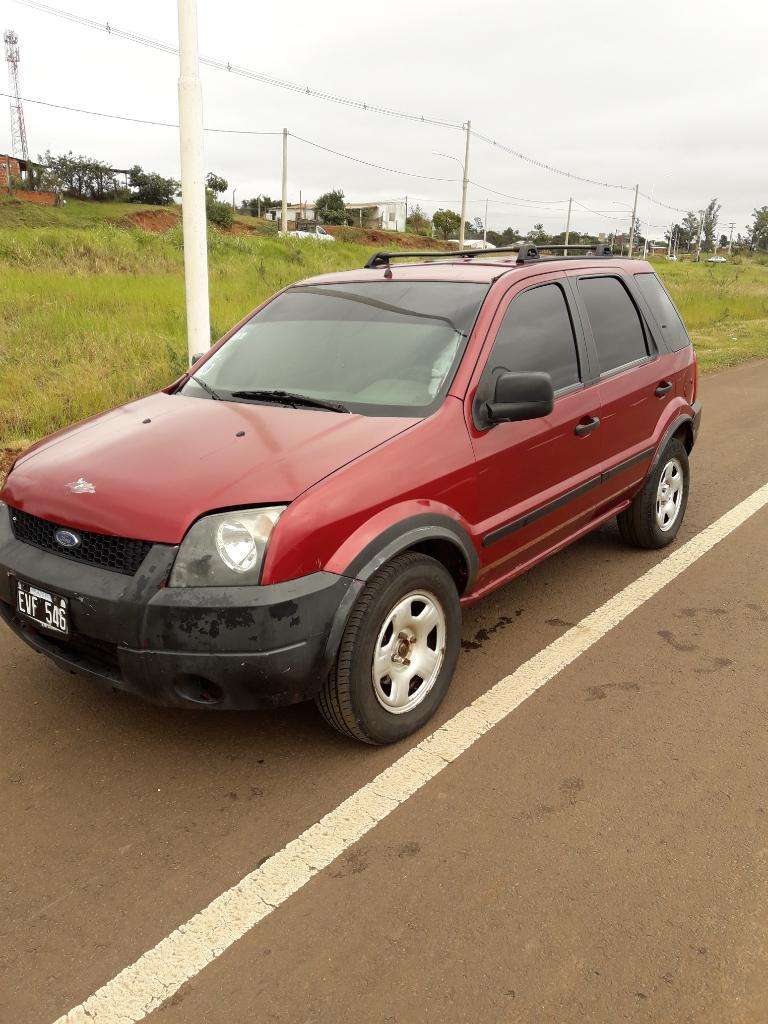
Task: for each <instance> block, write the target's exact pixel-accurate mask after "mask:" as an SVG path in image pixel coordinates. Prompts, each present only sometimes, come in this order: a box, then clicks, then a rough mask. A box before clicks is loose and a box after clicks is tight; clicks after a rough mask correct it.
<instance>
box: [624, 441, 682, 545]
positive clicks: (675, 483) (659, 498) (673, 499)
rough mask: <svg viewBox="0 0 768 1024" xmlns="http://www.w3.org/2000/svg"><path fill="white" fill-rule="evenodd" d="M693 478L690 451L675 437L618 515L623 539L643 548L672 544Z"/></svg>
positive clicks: (680, 522) (680, 521) (680, 523)
mask: <svg viewBox="0 0 768 1024" xmlns="http://www.w3.org/2000/svg"><path fill="white" fill-rule="evenodd" d="M689 478H690V469H689V466H688V453H687V452H686V450H685V446H684V445H683V443H682V441H680V440H679V439H678V438H676V437H673V438H672V440H671V441H670V442H669V443H668V444H667V445H666V447H665V448H664V451H663V452H662V454H661V458H660V459H659V461H658V463H657V464H656V466H655V468H654V469H653V471H652V472H651V473H650V475H649V476H648V479H647V480H646V481H645V485H644V486H643V489H642V491H640V493H639V494H638V495H637V496H636V497H635V499H634V501H633V502H632V504H631V505H630V506H629V508H628V509H625V510H624V512H620V513H619V515H618V516H617V517H616V518H617V522H618V524H619V531H620V533H621V536H622V537H623V539H624V540H625V541H626V542H627V543H628V544H632V545H634V546H635V547H640V548H663V547H665V546H666V545H667V544H671V542H672V541H673V540H674V539H675V537H676V536H677V532H678V530H679V529H680V526H681V525H682V522H683V516H684V515H685V508H686V505H687V504H688V485H689Z"/></svg>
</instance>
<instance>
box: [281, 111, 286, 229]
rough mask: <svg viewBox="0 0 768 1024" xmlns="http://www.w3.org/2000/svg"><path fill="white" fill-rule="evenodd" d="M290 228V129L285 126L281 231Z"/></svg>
mask: <svg viewBox="0 0 768 1024" xmlns="http://www.w3.org/2000/svg"><path fill="white" fill-rule="evenodd" d="M287 230H288V129H287V128H283V199H282V205H281V207H280V231H281V232H282V233H283V234H285V232H286V231H287Z"/></svg>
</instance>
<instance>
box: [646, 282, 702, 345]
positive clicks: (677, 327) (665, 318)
mask: <svg viewBox="0 0 768 1024" xmlns="http://www.w3.org/2000/svg"><path fill="white" fill-rule="evenodd" d="M635 280H636V281H637V284H638V286H639V288H640V291H641V292H642V293H643V295H644V297H645V300H646V302H647V303H648V305H649V306H650V307H651V312H652V313H653V315H654V316H655V317H656V321H657V323H658V325H659V327H660V328H661V330H662V332H663V334H664V339H665V341H666V342H667V344H668V345H669V347H670V348H671V349H672V351H673V352H679V351H680V349H682V348H687V347H688V346H689V345H690V344H691V339H690V338H689V337H688V332H687V331H686V329H685V326H684V325H683V321H682V320H681V319H680V314H679V313H678V312H677V310H676V309H675V306H674V303H673V302H672V299H670V297H669V295H668V294H667V290H666V288H665V287H664V285H663V284H662V283H661V281H660V280H659V279H658V277H657V276H656V275H655V274H635Z"/></svg>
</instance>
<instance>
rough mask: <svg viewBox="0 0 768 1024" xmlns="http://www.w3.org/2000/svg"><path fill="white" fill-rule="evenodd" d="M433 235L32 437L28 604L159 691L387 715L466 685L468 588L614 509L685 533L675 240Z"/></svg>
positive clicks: (689, 396)
mask: <svg viewBox="0 0 768 1024" xmlns="http://www.w3.org/2000/svg"><path fill="white" fill-rule="evenodd" d="M428 255H429V258H426V256H425V255H424V254H420V255H419V256H418V259H419V260H420V261H419V262H413V258H414V254H387V253H379V254H377V255H376V256H374V257H372V259H371V260H369V262H368V264H367V265H366V267H365V268H364V269H361V270H355V271H351V272H347V273H340V274H332V275H326V276H323V277H316V278H312V279H311V280H307V281H303V282H301V283H299V284H296V285H293V286H292V287H290V288H287V289H286V290H284V291H282V292H280V293H279V294H278V295H276V296H275V297H274V298H272V299H270V300H269V301H268V302H266V303H265V304H264V305H262V306H260V307H259V308H258V309H257V310H256V311H255V312H254V313H253V314H251V315H250V316H248V317H247V318H246V319H245V320H243V321H242V322H241V323H240V324H238V325H237V326H236V327H235V328H234V329H233V330H231V331H230V332H229V333H228V334H227V335H226V336H225V337H224V338H223V339H222V340H221V341H220V342H219V343H218V344H217V345H216V346H215V347H214V348H213V349H211V351H210V352H208V353H206V355H205V356H202V357H200V358H199V359H198V360H197V361H196V362H195V363H194V365H193V366H192V368H191V369H190V371H189V372H188V373H187V374H185V375H184V376H183V377H182V378H181V379H180V380H177V381H176V382H175V383H173V384H172V385H170V387H168V388H166V389H165V390H164V391H161V392H160V393H158V394H154V395H151V396H149V397H148V398H143V399H141V400H139V401H136V402H131V403H130V404H128V405H125V406H122V407H120V408H117V409H113V410H112V411H111V412H107V413H104V414H102V415H100V416H95V417H93V418H91V419H90V420H86V421H85V422H83V423H80V424H78V425H77V426H74V427H71V428H69V429H67V430H64V431H61V432H60V433H58V434H54V435H53V436H52V437H49V438H48V439H47V440H45V441H42V442H40V443H39V444H37V445H35V446H34V447H32V448H31V449H29V451H27V452H26V453H25V454H23V455H22V456H21V457H20V458H19V459H18V460H17V462H16V464H15V465H14V467H13V469H12V470H11V472H10V474H9V475H8V478H7V479H6V481H5V485H4V487H3V489H2V491H0V498H1V499H2V501H1V502H0V615H1V616H2V618H3V619H4V620H5V621H6V622H7V623H8V625H9V626H10V627H11V629H12V630H14V631H15V632H16V633H17V634H18V635H19V636H20V637H21V638H22V639H24V640H25V641H26V642H27V643H28V644H29V645H30V646H31V647H33V648H34V649H35V650H37V651H40V652H41V653H43V654H46V655H48V656H49V657H50V658H51V659H52V660H53V661H54V662H56V663H57V664H58V665H59V666H61V667H62V668H65V669H67V670H69V671H72V672H82V673H86V674H89V675H91V676H95V677H98V678H100V679H102V680H106V681H107V682H108V683H109V684H111V685H113V686H116V687H119V688H121V689H124V690H128V691H130V692H132V693H136V694H139V695H141V696H143V697H146V698H148V699H150V700H152V701H155V702H157V703H161V704H171V705H181V706H198V707H207V708H257V707H273V706H276V705H281V704H289V703H292V702H294V701H301V700H305V699H307V698H314V699H315V701H316V702H317V705H318V707H319V708H320V711H321V712H322V714H323V715H324V716H325V718H326V719H327V720H328V722H330V724H331V725H333V726H334V727H335V728H337V729H339V730H340V731H341V732H342V733H345V734H347V735H349V736H354V737H356V738H357V739H360V740H364V741H366V742H369V743H388V742H391V741H394V740H398V739H400V738H402V737H404V736H407V735H408V734H409V733H411V732H412V731H413V730H415V729H418V728H419V727H420V726H422V725H424V723H425V722H426V721H427V720H428V719H429V718H430V717H431V716H432V715H433V714H434V712H435V710H436V709H437V707H438V706H439V704H440V702H441V701H442V699H443V697H444V696H445V693H446V691H447V689H448V686H449V684H450V681H451V677H452V675H453V673H454V669H455V667H456V660H457V657H458V654H459V646H460V643H459V641H460V628H461V606H462V605H464V604H470V603H471V602H474V601H476V600H478V599H479V598H481V597H484V596H485V595H486V594H487V593H489V592H490V591H492V590H494V589H495V588H496V587H499V586H501V585H502V584H504V583H506V582H507V581H508V580H511V579H512V578H513V577H515V576H517V575H519V574H520V573H522V572H525V570H526V569H528V568H530V567H531V566H532V565H534V564H535V563H536V562H538V561H540V560H541V559H543V558H545V557H546V556H547V555H550V554H552V552H554V551H557V550H559V549H560V548H562V547H563V546H564V545H566V544H569V543H570V542H571V541H573V540H576V539H577V538H578V537H581V536H583V535H584V534H585V533H587V532H588V531H589V530H594V529H595V528H596V527H598V526H600V524H601V523H604V522H605V521H606V520H608V519H610V518H611V517H613V516H617V517H618V522H619V526H620V529H621V534H622V536H623V537H624V539H625V540H626V541H628V542H630V543H631V544H635V545H639V546H640V547H647V548H648V547H650V548H658V547H662V546H663V545H665V544H669V543H670V541H672V540H673V539H674V537H675V535H676V534H677V531H678V529H679V528H680V524H681V521H682V518H683V515H684V514H685V506H686V501H687V497H688V480H689V469H688V455H689V453H690V451H691V448H692V446H693V444H694V441H695V438H696V433H697V429H698V424H699V419H700V407H699V403H698V402H697V401H696V360H695V357H694V353H693V349H692V348H691V343H690V340H689V338H688V335H687V334H686V331H685V328H684V326H683V323H682V321H681V319H680V317H679V316H678V314H677V312H676V310H675V307H674V305H673V304H672V302H671V300H670V298H669V296H668V294H667V292H666V291H665V289H664V287H663V285H662V284H661V282H660V281H659V279H658V277H657V276H656V275H655V274H654V272H653V270H652V268H651V267H650V266H649V265H648V264H647V263H643V262H637V261H629V260H622V259H612V258H610V252H609V251H604V247H598V251H597V252H593V253H590V254H588V255H586V256H581V257H573V256H570V257H564V256H555V257H544V256H542V255H541V254H540V253H539V252H538V251H537V249H536V248H535V247H534V246H530V245H521V246H520V247H519V248H518V250H516V252H515V255H514V256H509V255H505V254H504V253H503V252H502V253H499V251H498V250H496V251H495V253H494V254H491V253H486V252H478V251H473V252H470V253H453V254H442V255H441V257H440V258H437V259H436V258H435V254H434V253H433V254H428ZM402 256H409V257H410V259H411V262H408V263H398V262H396V258H397V259H399V258H400V257H402Z"/></svg>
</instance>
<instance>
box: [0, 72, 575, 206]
mask: <svg viewBox="0 0 768 1024" xmlns="http://www.w3.org/2000/svg"><path fill="white" fill-rule="evenodd" d="M0 96H10V94H9V93H6V92H0ZM24 102H25V103H31V104H33V105H35V106H43V107H49V108H51V109H53V110H66V111H68V112H69V113H75V114H85V115H87V116H89V117H102V118H107V119H111V120H116V121H127V122H129V123H131V124H143V125H152V126H153V127H158V128H178V127H179V126H178V123H177V122H175V121H153V120H149V119H147V118H141V117H131V116H130V115H128V114H111V113H107V112H106V111H103V110H88V109H86V108H85V107H75V106H71V105H69V104H64V103H52V102H51V101H49V100H41V99H30V98H29V97H24ZM203 130H204V131H206V132H210V133H212V134H221V135H264V136H276V135H281V134H282V132H280V131H254V130H252V129H248V128H204V129H203ZM288 134H289V135H290V137H291V138H293V139H296V140H297V141H298V142H303V143H304V144H305V145H307V146H312V147H313V148H315V149H320V150H322V151H323V152H325V153H331V154H333V155H334V156H338V157H340V158H342V159H343V160H350V161H352V162H353V163H357V164H362V165H363V166H365V167H373V168H375V169H376V170H379V171H386V172H387V173H388V174H397V175H399V176H403V177H408V178H420V179H422V180H424V181H439V182H452V181H453V178H441V177H437V176H435V175H431V174H420V173H418V172H417V171H406V170H403V169H402V168H398V167H387V166H385V165H384V164H377V163H375V162H373V161H372V160H366V159H364V158H363V157H358V156H354V155H352V154H351V153H342V152H341V151H340V150H338V149H332V148H331V147H330V146H324V145H322V144H321V143H319V142H313V141H312V140H311V139H305V138H304V137H303V136H301V135H295V134H294V133H293V132H289V133H288ZM472 184H473V185H474V186H475V187H476V188H480V189H482V190H483V191H486V192H492V193H494V194H495V195H499V196H504V197H505V198H509V199H513V200H515V202H514V203H506V204H503V205H509V206H522V205H524V204H527V203H531V204H535V205H536V206H538V205H541V206H545V207H546V206H549V207H552V206H554V205H556V204H559V203H562V202H568V200H567V199H566V200H561V199H553V200H546V199H528V198H527V197H524V196H512V195H509V193H506V192H501V191H499V190H498V189H494V188H491V186H490V185H483V184H482V183H481V182H477V181H473V182H472ZM439 201H440V202H453V200H449V199H446V200H439Z"/></svg>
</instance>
